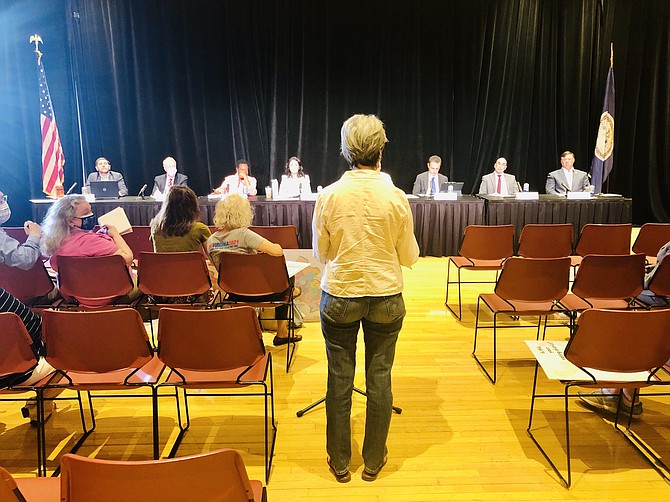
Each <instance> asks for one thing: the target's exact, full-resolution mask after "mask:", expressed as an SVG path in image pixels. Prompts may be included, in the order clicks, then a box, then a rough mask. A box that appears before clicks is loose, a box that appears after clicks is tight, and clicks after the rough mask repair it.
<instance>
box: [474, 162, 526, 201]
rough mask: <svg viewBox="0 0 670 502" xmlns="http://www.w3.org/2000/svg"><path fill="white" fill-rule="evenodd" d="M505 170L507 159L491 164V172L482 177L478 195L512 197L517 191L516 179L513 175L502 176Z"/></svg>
mask: <svg viewBox="0 0 670 502" xmlns="http://www.w3.org/2000/svg"><path fill="white" fill-rule="evenodd" d="M505 169H507V159H506V158H505V157H500V158H499V159H498V160H496V163H495V164H493V172H492V173H489V174H486V175H484V176H482V184H481V185H479V195H487V194H495V195H514V194H515V193H517V192H518V191H519V187H518V185H517V183H516V178H515V177H514V175H513V174H504V173H505Z"/></svg>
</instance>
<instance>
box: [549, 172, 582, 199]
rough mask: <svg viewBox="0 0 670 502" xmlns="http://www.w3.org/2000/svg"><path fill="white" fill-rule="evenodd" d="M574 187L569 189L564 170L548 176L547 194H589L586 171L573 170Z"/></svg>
mask: <svg viewBox="0 0 670 502" xmlns="http://www.w3.org/2000/svg"><path fill="white" fill-rule="evenodd" d="M572 171H573V172H572V187H568V180H567V179H566V178H565V174H563V169H562V168H561V169H556V170H555V171H551V172H550V173H549V174H548V175H547V183H546V184H545V189H546V192H547V193H550V194H554V195H565V194H566V193H568V192H588V191H589V185H590V183H589V177H588V175H587V174H586V173H585V172H584V171H580V170H579V169H574V168H573V169H572Z"/></svg>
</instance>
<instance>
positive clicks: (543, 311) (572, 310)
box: [472, 254, 645, 383]
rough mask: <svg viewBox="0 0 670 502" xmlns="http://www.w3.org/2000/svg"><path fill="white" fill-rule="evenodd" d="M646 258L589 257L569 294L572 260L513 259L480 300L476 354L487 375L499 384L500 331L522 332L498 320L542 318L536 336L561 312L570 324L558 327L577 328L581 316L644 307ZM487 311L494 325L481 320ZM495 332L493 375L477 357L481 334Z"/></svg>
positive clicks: (583, 262)
mask: <svg viewBox="0 0 670 502" xmlns="http://www.w3.org/2000/svg"><path fill="white" fill-rule="evenodd" d="M644 264H645V257H644V255H642V254H627V255H587V256H585V257H584V259H583V261H582V264H581V265H580V267H579V269H578V270H577V274H576V275H575V280H574V282H573V284H572V292H571V293H568V291H569V289H570V288H569V282H570V265H571V262H570V258H569V257H563V258H523V257H511V258H509V259H507V260H506V261H505V262H504V263H503V266H502V272H501V273H500V277H499V278H498V281H497V283H496V286H495V290H494V292H493V293H482V294H480V295H479V297H478V300H477V311H476V318H475V331H474V347H473V351H472V355H473V357H474V358H475V361H476V362H477V363H478V364H479V366H480V367H481V368H482V370H483V371H484V373H485V374H486V376H487V377H488V378H489V379H490V380H491V381H492V382H493V383H495V382H496V379H497V335H498V333H497V331H498V330H499V329H502V328H507V327H510V328H518V327H520V326H519V325H517V324H513V325H511V326H510V325H500V324H499V321H498V317H499V316H501V315H502V316H508V317H509V316H516V317H522V316H537V317H538V322H537V325H536V327H537V335H536V338H537V339H540V334H541V332H540V328H541V323H542V319H543V318H544V330H543V331H542V338H544V333H545V332H546V328H547V321H548V317H549V316H552V315H554V314H559V313H562V314H564V315H565V316H566V317H567V318H568V319H569V321H570V322H569V323H568V324H567V325H566V324H565V323H559V324H558V326H567V327H568V328H572V323H573V321H574V319H575V318H576V315H577V313H580V312H583V311H585V310H587V309H591V308H604V309H628V308H632V307H636V306H637V307H641V305H640V304H639V303H638V302H637V300H636V298H637V296H638V295H639V294H640V293H642V288H643V279H644ZM484 306H486V307H487V308H488V310H489V311H490V312H491V314H492V316H493V323H492V324H487V323H486V322H485V321H483V320H482V317H483V316H482V315H481V312H482V308H483V307H484ZM533 327H535V325H533ZM486 328H490V329H492V330H493V355H492V359H493V370H492V371H489V370H488V369H487V368H486V367H485V365H484V364H483V363H482V361H481V359H480V357H479V356H478V353H477V341H478V334H479V330H481V329H486Z"/></svg>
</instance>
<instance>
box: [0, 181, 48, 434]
mask: <svg viewBox="0 0 670 502" xmlns="http://www.w3.org/2000/svg"><path fill="white" fill-rule="evenodd" d="M11 214H12V211H11V209H10V207H9V204H8V202H7V197H6V196H5V194H3V193H2V192H0V225H3V224H4V223H6V222H7V220H9V218H10V216H11ZM23 228H24V229H25V231H26V234H27V235H28V239H27V240H26V242H25V243H23V244H19V242H18V241H17V240H16V239H12V238H11V237H9V236H8V235H7V234H6V233H5V231H4V230H2V228H0V263H4V264H6V265H8V266H10V267H18V268H21V269H23V270H27V269H29V268H30V267H32V266H33V265H34V264H35V262H36V261H37V260H38V259H39V258H40V250H39V241H40V233H41V229H40V226H39V225H38V224H37V223H33V222H32V221H26V222H25V223H24V225H23ZM0 312H13V313H15V314H16V315H18V316H19V317H20V318H21V321H23V324H24V325H25V327H26V331H28V334H29V335H30V338H31V339H32V344H31V347H32V349H33V353H34V354H35V363H36V367H35V368H33V369H31V370H29V371H27V372H25V373H21V374H13V375H6V376H3V377H0V388H3V387H9V386H11V385H17V384H20V383H23V384H26V385H30V384H33V383H36V382H39V381H40V380H41V379H42V378H44V377H45V376H47V375H48V374H49V373H51V372H52V371H53V368H52V367H51V366H50V365H49V364H47V363H46V361H45V359H44V358H43V357H42V358H40V357H39V356H40V354H41V353H42V352H43V350H42V349H43V346H42V320H41V319H40V318H39V316H37V315H36V314H35V313H34V312H33V311H32V310H30V309H29V308H28V307H27V306H26V305H24V304H23V303H21V302H20V301H19V300H17V299H16V298H14V296H12V295H11V294H9V293H8V292H7V291H5V290H4V289H2V288H0ZM47 397H49V396H47ZM51 402H52V403H53V401H51ZM47 409H48V411H47V412H46V414H47V415H46V416H48V415H50V414H51V411H52V410H53V404H52V407H49V406H47ZM21 412H22V413H23V416H24V418H31V421H33V422H34V420H35V418H36V406H35V402H34V401H28V402H26V405H25V406H24V407H23V408H22V409H21Z"/></svg>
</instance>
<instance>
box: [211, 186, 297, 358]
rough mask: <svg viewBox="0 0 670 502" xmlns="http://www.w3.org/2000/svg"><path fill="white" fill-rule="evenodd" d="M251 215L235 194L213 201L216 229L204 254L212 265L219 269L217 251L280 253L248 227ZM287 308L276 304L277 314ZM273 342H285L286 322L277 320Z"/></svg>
mask: <svg viewBox="0 0 670 502" xmlns="http://www.w3.org/2000/svg"><path fill="white" fill-rule="evenodd" d="M253 218H254V211H253V209H251V204H250V203H249V200H248V199H246V198H245V197H242V196H241V195H239V194H231V195H229V196H228V197H226V198H225V199H222V200H220V201H219V202H218V203H217V204H216V209H215V211H214V225H216V228H217V231H216V232H214V233H213V234H212V235H211V236H210V238H209V239H207V254H208V255H209V257H210V259H211V260H212V264H213V265H214V267H215V268H216V270H218V269H219V263H220V262H221V253H248V254H253V253H258V252H261V253H267V254H269V255H270V256H281V255H282V254H283V252H284V251H283V250H282V247H281V246H280V245H279V244H276V243H274V242H270V241H269V240H267V239H266V238H264V237H261V236H260V235H258V234H257V233H256V232H254V231H252V230H250V229H249V225H251V221H252V220H253ZM281 309H288V307H277V317H286V314H287V313H288V311H287V310H283V311H282V310H281ZM300 340H302V335H294V336H293V341H294V342H299V341H300ZM272 343H273V344H274V345H284V344H287V343H288V321H286V320H279V319H278V320H277V336H275V338H274V340H273V342H272Z"/></svg>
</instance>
